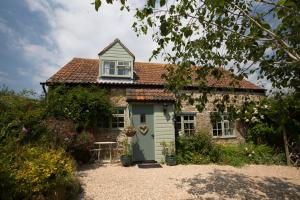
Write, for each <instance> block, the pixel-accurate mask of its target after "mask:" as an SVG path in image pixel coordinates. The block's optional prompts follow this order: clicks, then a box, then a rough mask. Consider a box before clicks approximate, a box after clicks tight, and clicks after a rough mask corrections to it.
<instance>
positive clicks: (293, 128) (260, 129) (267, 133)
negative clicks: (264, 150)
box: [239, 94, 300, 165]
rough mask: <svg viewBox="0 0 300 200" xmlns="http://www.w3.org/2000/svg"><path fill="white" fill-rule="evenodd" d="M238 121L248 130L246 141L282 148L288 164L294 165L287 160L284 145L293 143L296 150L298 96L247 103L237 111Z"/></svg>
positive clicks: (299, 126)
mask: <svg viewBox="0 0 300 200" xmlns="http://www.w3.org/2000/svg"><path fill="white" fill-rule="evenodd" d="M239 120H240V121H241V122H242V123H244V124H245V127H248V134H247V138H248V139H250V140H252V141H253V142H255V143H265V144H268V145H271V146H274V147H280V148H281V147H284V148H285V149H284V150H285V153H286V160H287V163H288V165H290V164H291V161H294V162H295V159H294V158H293V159H294V160H293V159H291V152H290V149H289V148H288V146H289V145H291V144H292V143H294V144H295V145H298V148H300V144H299V142H300V141H299V139H300V138H299V136H300V133H299V131H298V130H299V129H300V98H299V96H297V95H293V94H289V95H285V96H282V95H275V96H274V97H270V98H268V99H264V100H262V101H261V102H250V103H248V104H246V105H243V106H242V108H241V109H240V110H239ZM281 138H282V140H280V139H281ZM298 151H299V152H300V149H299V150H298ZM292 153H293V152H292ZM294 153H295V152H294ZM292 156H293V155H292ZM293 164H294V163H293Z"/></svg>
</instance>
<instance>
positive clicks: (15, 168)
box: [0, 89, 80, 199]
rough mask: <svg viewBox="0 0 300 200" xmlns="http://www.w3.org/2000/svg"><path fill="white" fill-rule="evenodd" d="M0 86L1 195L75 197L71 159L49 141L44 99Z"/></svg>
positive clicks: (7, 197)
mask: <svg viewBox="0 0 300 200" xmlns="http://www.w3.org/2000/svg"><path fill="white" fill-rule="evenodd" d="M32 94H33V93H32V92H30V93H28V92H21V93H16V92H13V91H11V90H8V89H3V90H0V191H5V192H1V193H0V199H58V197H57V196H55V195H63V194H65V196H64V199H74V198H75V197H76V196H77V195H78V192H79V190H80V184H79V182H78V181H77V180H76V177H75V174H74V165H73V161H72V160H71V159H70V158H69V157H68V156H67V155H66V154H65V151H64V150H63V149H61V148H60V147H58V146H54V144H52V142H51V141H52V140H51V138H50V134H49V133H48V127H47V123H46V116H47V115H46V106H45V103H44V100H43V99H32V98H31V97H32Z"/></svg>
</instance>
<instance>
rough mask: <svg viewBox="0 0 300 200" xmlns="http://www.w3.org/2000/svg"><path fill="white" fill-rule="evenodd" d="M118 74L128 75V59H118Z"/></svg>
mask: <svg viewBox="0 0 300 200" xmlns="http://www.w3.org/2000/svg"><path fill="white" fill-rule="evenodd" d="M117 68H118V75H128V74H129V72H130V65H129V62H128V61H118V66H117Z"/></svg>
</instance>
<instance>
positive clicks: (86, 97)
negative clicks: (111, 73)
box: [47, 85, 112, 132]
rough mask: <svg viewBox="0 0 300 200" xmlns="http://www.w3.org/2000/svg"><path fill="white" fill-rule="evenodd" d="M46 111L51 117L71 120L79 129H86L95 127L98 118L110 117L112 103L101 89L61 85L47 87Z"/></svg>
mask: <svg viewBox="0 0 300 200" xmlns="http://www.w3.org/2000/svg"><path fill="white" fill-rule="evenodd" d="M47 112H48V115H49V116H51V117H54V118H56V119H67V120H71V121H72V122H74V123H75V124H76V126H77V127H78V128H79V129H82V128H84V129H86V128H95V127H97V125H98V123H99V120H100V119H103V118H105V117H110V116H111V113H112V105H111V101H110V99H109V96H108V95H107V92H106V91H105V90H103V89H99V88H97V87H95V86H89V87H81V86H76V87H74V86H73V87H68V86H64V85H63V86H57V87H55V88H50V89H49V95H48V105H47ZM78 132H81V130H79V131H78Z"/></svg>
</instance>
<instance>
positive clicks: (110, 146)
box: [94, 142, 116, 163]
mask: <svg viewBox="0 0 300 200" xmlns="http://www.w3.org/2000/svg"><path fill="white" fill-rule="evenodd" d="M94 144H95V145H99V152H100V150H101V145H109V160H110V163H111V162H112V156H111V152H112V145H113V144H116V142H94ZM99 157H100V153H98V160H99Z"/></svg>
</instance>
